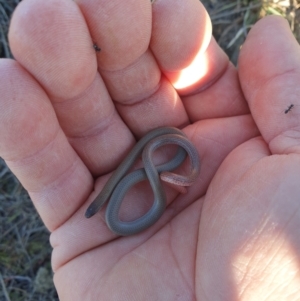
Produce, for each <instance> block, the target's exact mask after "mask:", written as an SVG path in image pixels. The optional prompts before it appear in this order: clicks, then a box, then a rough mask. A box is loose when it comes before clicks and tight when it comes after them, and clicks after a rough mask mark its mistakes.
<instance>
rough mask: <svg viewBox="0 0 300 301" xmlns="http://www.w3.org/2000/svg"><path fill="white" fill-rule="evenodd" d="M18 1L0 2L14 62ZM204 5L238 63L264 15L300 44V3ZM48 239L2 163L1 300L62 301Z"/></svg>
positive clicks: (0, 32) (0, 43)
mask: <svg viewBox="0 0 300 301" xmlns="http://www.w3.org/2000/svg"><path fill="white" fill-rule="evenodd" d="M18 2H20V1H19V0H0V58H3V57H12V55H11V52H10V49H9V45H8V42H7V31H8V26H9V20H10V17H11V14H12V12H13V10H14V9H15V7H16V5H17V4H18ZM202 2H203V4H204V5H205V7H206V8H207V10H208V12H209V14H210V16H211V19H212V23H213V26H214V27H213V28H214V36H215V38H216V40H217V41H218V43H219V44H220V45H221V47H222V48H223V49H224V50H225V51H226V53H227V54H228V56H229V57H230V59H231V60H232V62H233V63H234V64H236V63H237V58H238V54H239V49H240V46H241V45H242V44H243V42H244V40H245V38H246V35H247V33H248V31H249V30H250V29H251V26H252V25H253V24H254V23H255V22H256V21H257V20H258V19H259V18H261V17H263V16H265V15H269V14H275V15H281V16H283V17H285V18H286V19H287V20H288V21H289V23H290V26H291V28H292V30H293V32H294V35H295V37H296V38H297V40H298V42H299V41H300V9H299V8H300V1H296V0H290V1H288V0H287V1H286V0H284V1H261V0H256V1H247V0H240V1H238V0H235V1H233V0H227V1H226V0H224V1H219V0H205V1H202ZM287 55H288V54H287ZM0 80H1V79H0ZM48 238H49V233H48V231H47V230H46V229H45V227H44V226H43V223H42V222H41V220H40V218H39V217H38V215H37V213H36V211H35V209H34V207H33V205H32V203H31V201H30V199H29V197H28V195H27V194H26V191H25V190H24V189H23V188H22V186H21V185H20V183H19V182H18V180H17V179H16V178H15V177H14V175H13V174H12V173H11V172H10V171H9V169H8V168H7V167H6V165H5V163H4V161H3V160H2V159H1V158H0V301H21V300H22V301H27V300H30V301H36V300H39V301H50V300H58V298H57V295H56V291H55V289H54V287H53V283H52V271H51V266H50V258H51V247H50V245H49V242H48Z"/></svg>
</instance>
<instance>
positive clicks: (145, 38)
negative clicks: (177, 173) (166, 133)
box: [0, 0, 300, 301]
mask: <svg viewBox="0 0 300 301" xmlns="http://www.w3.org/2000/svg"><path fill="white" fill-rule="evenodd" d="M187 16H188V17H187ZM151 22H152V25H151ZM9 39H10V45H11V49H12V51H13V54H14V57H15V59H16V61H12V60H1V61H0V78H1V80H0V95H1V97H0V107H1V109H0V155H1V156H2V157H3V158H4V159H5V160H6V162H7V164H8V166H9V167H10V168H11V170H12V171H13V172H14V173H15V174H16V176H17V177H18V178H19V180H20V181H21V182H22V184H23V185H24V187H25V188H26V189H27V190H28V192H29V194H30V196H31V198H32V201H33V203H34V204H35V206H36V208H37V210H38V212H39V214H40V216H41V218H42V219H43V221H44V223H45V225H46V226H47V227H48V229H49V230H50V231H51V236H50V241H51V244H52V246H53V256H52V266H53V270H54V283H55V286H56V288H57V291H58V294H59V297H60V300H62V301H67V300H72V301H74V300H122V301H127V300H145V301H147V300H164V301H168V300H172V301H174V300H184V301H185V300H201V301H203V300H214V301H218V300H231V301H240V300H289V301H291V300H299V299H300V289H299V288H300V272H299V271H300V235H299V229H300V210H299V206H300V185H299V179H300V156H299V153H300V134H299V132H300V131H299V130H300V118H299V115H300V109H299V108H300V107H299V102H300V89H299V82H300V49H299V45H298V44H297V42H296V41H295V39H294V37H293V35H292V34H291V31H290V29H289V26H288V24H287V22H286V21H285V20H283V19H282V18H280V17H268V18H265V19H263V20H261V21H260V22H258V23H257V24H256V25H255V26H254V28H253V29H252V30H251V32H250V34H249V35H248V37H247V40H246V42H245V44H244V45H243V48H242V50H241V54H240V59H239V68H238V70H237V69H235V68H234V67H233V66H232V65H231V64H230V63H229V61H228V58H227V57H226V55H225V54H224V53H223V52H222V50H221V49H220V48H219V47H218V46H217V44H216V42H215V41H214V40H213V39H211V26H210V21H209V17H208V15H207V14H206V12H205V10H204V8H203V6H202V5H201V4H200V2H199V1H198V0H175V1H174V0H156V1H155V2H154V3H153V4H151V3H150V1H145V0H128V1H121V0H112V1H106V0H97V1H94V0H77V1H75V2H73V1H68V0H50V1H41V0H24V1H22V2H21V4H20V5H19V7H18V8H17V10H16V12H15V14H14V16H13V19H12V22H11V27H10V33H9ZM94 43H96V44H97V45H98V47H99V48H101V51H100V52H96V51H95V49H94V48H93V44H94ZM197 54H199V55H198V57H200V58H201V60H202V61H201V62H202V63H201V64H200V65H199V68H197V70H199V73H198V74H196V75H195V74H194V75H191V74H189V71H188V70H187V72H186V73H185V75H184V76H181V73H180V71H181V70H182V69H184V68H186V67H187V66H188V65H190V64H191V62H192V61H194V58H195V56H196V55H197ZM203 62H205V63H203ZM204 67H205V68H204ZM200 73H201V76H199V74H200ZM186 74H187V75H186ZM193 76H194V77H193ZM195 76H196V78H197V80H195ZM197 76H198V77H197ZM179 79H184V80H183V81H180V80H179ZM104 82H105V83H104ZM174 87H176V88H177V89H175V88H174ZM291 104H294V107H293V109H292V110H291V111H290V112H288V114H285V113H284V112H285V110H286V109H287V108H288V107H289V106H290V105H291ZM56 116H57V117H56ZM58 120H59V122H58ZM166 125H168V126H175V127H179V128H183V130H184V132H185V133H186V134H187V136H188V137H189V139H190V140H191V141H192V142H193V144H194V145H195V146H196V148H197V150H198V152H199V156H200V158H201V162H202V166H201V171H200V177H199V179H198V180H197V182H196V183H195V184H194V185H193V186H192V187H190V188H189V191H188V193H187V194H185V195H179V194H178V192H176V191H175V190H173V189H172V188H167V196H168V208H167V210H166V212H165V213H164V215H163V217H162V218H161V219H160V220H159V221H158V222H157V223H156V224H155V225H154V226H152V227H151V228H149V229H148V230H146V231H144V232H142V233H140V234H138V235H135V236H130V237H121V238H119V237H117V236H116V235H114V234H112V233H111V232H110V231H109V230H108V228H107V227H106V225H105V223H104V219H103V217H104V211H101V212H99V213H97V214H96V215H95V216H94V217H92V218H91V219H86V218H85V217H84V212H85V210H86V208H87V207H88V205H89V204H90V203H91V201H92V200H93V198H94V197H95V196H96V195H97V194H98V192H99V191H100V190H101V188H102V187H103V185H104V183H105V182H106V180H107V178H108V176H109V174H110V172H111V171H113V170H114V169H115V168H116V166H117V164H118V163H119V162H120V161H121V159H122V158H123V156H124V155H125V154H126V153H127V152H128V150H129V149H130V148H131V147H132V146H133V145H134V143H135V139H138V138H139V137H141V136H143V134H145V133H146V132H147V131H149V130H150V129H152V128H155V127H158V126H166ZM93 177H95V178H96V177H97V178H98V180H97V182H96V186H95V190H96V191H93V189H94V178H93ZM128 200H130V202H129V203H127V204H128V206H127V207H126V208H125V209H124V211H123V212H122V214H123V215H124V216H125V218H128V219H134V218H136V217H137V216H139V215H140V214H142V213H143V212H145V210H147V208H148V207H147V206H149V204H150V203H151V201H152V195H151V193H150V192H149V187H148V186H147V185H146V184H145V185H138V186H136V187H135V188H134V189H133V190H132V191H131V192H129V193H128ZM141 200H142V201H141ZM135 201H136V203H134V202H135ZM144 202H145V203H146V205H144V204H145V203H144ZM147 203H148V205H147Z"/></svg>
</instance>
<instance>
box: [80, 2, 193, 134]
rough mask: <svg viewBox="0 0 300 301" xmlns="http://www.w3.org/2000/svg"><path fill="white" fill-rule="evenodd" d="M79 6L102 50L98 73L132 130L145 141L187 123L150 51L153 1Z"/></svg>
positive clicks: (88, 3) (176, 97) (93, 3)
mask: <svg viewBox="0 0 300 301" xmlns="http://www.w3.org/2000/svg"><path fill="white" fill-rule="evenodd" d="M77 3H78V5H79V7H80V9H81V10H82V12H83V14H84V16H85V19H86V20H87V22H88V26H89V28H90V31H91V34H92V37H93V39H94V40H95V41H97V43H98V44H99V45H100V47H101V53H99V55H98V65H99V71H100V73H101V75H102V77H103V78H104V81H105V83H106V85H107V87H108V90H109V92H110V95H111V96H112V98H113V100H114V101H115V103H116V105H117V109H118V112H119V113H120V115H121V116H122V119H123V120H124V121H125V122H126V124H127V125H128V126H129V128H130V129H131V130H132V131H133V132H134V133H135V134H136V135H137V136H141V135H143V134H145V133H146V132H148V131H149V130H150V129H152V128H155V127H158V126H163V125H169V126H177V127H180V126H183V125H184V124H187V123H188V118H187V115H186V112H185V110H184V108H183V105H182V103H181V101H180V99H179V97H178V95H177V93H175V91H174V89H173V87H172V86H171V85H170V83H169V82H168V81H167V80H166V79H165V78H163V77H161V72H160V70H159V67H158V66H157V63H156V60H155V58H154V57H153V55H152V53H151V51H149V49H148V48H149V43H150V38H151V28H152V24H151V15H152V11H151V10H152V8H151V2H150V1H144V0H138V1H137V0H130V1H121V0H113V1H105V0H101V1H93V0H77ZM132 20H134V22H133V21H132Z"/></svg>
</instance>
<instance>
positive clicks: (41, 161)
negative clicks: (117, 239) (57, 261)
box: [0, 60, 93, 231]
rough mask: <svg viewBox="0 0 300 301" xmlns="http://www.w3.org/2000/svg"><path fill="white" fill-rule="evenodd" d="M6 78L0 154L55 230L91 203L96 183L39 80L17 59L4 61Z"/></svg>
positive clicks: (1, 85) (1, 69)
mask: <svg viewBox="0 0 300 301" xmlns="http://www.w3.org/2000/svg"><path fill="white" fill-rule="evenodd" d="M0 77H1V81H0V94H1V99H0V108H1V109H0V141H1V142H0V156H1V157H3V159H4V160H5V161H6V163H7V165H8V166H9V168H10V169H11V170H12V172H13V173H14V174H15V175H16V176H17V177H18V179H19V180H20V181H21V183H22V184H23V186H24V187H25V189H27V190H28V192H29V195H30V196H31V199H32V200H33V203H34V205H35V207H36V208H37V210H38V212H39V214H40V215H41V217H42V219H43V221H44V223H45V224H46V226H47V227H48V228H49V229H50V230H51V231H52V230H54V229H55V228H57V227H58V226H59V225H61V224H62V223H63V222H64V221H65V220H66V219H67V218H69V217H70V216H71V215H72V214H73V213H74V212H75V210H76V209H77V208H78V206H80V205H81V204H82V203H83V202H84V201H85V200H86V198H87V197H88V195H89V194H90V192H91V190H92V184H93V179H92V177H91V174H90V173H89V171H88V170H87V168H86V167H85V165H84V164H83V162H82V161H81V159H80V158H79V157H78V155H77V154H76V152H75V151H74V150H73V148H72V147H71V146H70V144H69V143H68V141H67V139H66V137H65V135H64V133H63V132H62V130H61V128H60V126H59V123H58V121H57V118H56V116H55V112H54V110H53V107H52V106H51V103H50V101H49V98H48V97H47V94H46V93H45V92H44V90H43V89H42V88H41V87H40V86H39V84H38V83H37V82H36V81H35V80H34V78H33V77H32V76H31V75H30V74H29V73H28V72H27V71H26V70H25V69H23V68H22V67H21V66H20V64H18V63H17V62H15V61H13V60H0Z"/></svg>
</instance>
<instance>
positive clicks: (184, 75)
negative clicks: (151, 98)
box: [173, 49, 208, 89]
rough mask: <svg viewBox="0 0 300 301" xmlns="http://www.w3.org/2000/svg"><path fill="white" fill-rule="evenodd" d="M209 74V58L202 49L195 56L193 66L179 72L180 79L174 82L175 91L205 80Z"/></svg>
mask: <svg viewBox="0 0 300 301" xmlns="http://www.w3.org/2000/svg"><path fill="white" fill-rule="evenodd" d="M207 72H208V57H207V54H206V52H205V53H203V51H202V49H201V50H200V51H199V52H198V54H197V55H196V56H195V58H194V60H193V61H192V62H191V64H190V65H189V66H188V67H186V68H184V69H183V70H181V71H180V72H179V75H178V78H177V79H176V81H175V82H173V86H174V87H175V89H184V88H187V87H189V86H191V85H193V84H195V83H197V82H198V81H199V80H201V78H203V77H204V76H205V75H206V74H207Z"/></svg>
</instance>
